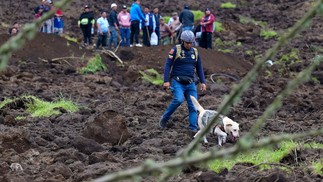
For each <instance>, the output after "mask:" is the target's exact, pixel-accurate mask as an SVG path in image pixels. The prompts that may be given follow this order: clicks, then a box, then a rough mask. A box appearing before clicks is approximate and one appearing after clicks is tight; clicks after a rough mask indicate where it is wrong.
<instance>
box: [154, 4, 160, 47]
mask: <svg viewBox="0 0 323 182" xmlns="http://www.w3.org/2000/svg"><path fill="white" fill-rule="evenodd" d="M154 16H155V21H156V30H155V32H156V34H157V37H158V45H159V44H160V39H161V38H160V29H159V25H160V23H159V21H160V18H162V16H161V15H160V13H159V9H158V8H154Z"/></svg>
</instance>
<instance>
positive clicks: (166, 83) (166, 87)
mask: <svg viewBox="0 0 323 182" xmlns="http://www.w3.org/2000/svg"><path fill="white" fill-rule="evenodd" d="M169 87H170V83H169V82H165V83H164V89H165V90H168V89H169Z"/></svg>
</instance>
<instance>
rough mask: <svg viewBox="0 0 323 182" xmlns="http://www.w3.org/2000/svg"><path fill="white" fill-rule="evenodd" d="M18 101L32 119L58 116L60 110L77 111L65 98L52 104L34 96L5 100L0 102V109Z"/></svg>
mask: <svg viewBox="0 0 323 182" xmlns="http://www.w3.org/2000/svg"><path fill="white" fill-rule="evenodd" d="M18 101H22V102H24V104H25V106H26V108H27V109H26V112H27V113H29V114H30V115H31V116H32V117H48V116H52V115H58V114H60V113H61V111H60V110H64V111H66V112H70V113H72V112H76V111H78V106H77V105H76V104H74V103H73V102H72V101H71V100H67V99H65V98H59V99H58V100H57V101H54V102H46V101H43V100H41V99H39V98H37V97H35V96H21V97H19V98H14V99H7V98H6V99H5V100H4V101H3V102H0V109H1V108H2V107H4V106H6V105H7V104H10V103H15V102H18ZM22 119H25V117H24V116H17V117H16V120H22Z"/></svg>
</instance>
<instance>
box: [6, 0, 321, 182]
mask: <svg viewBox="0 0 323 182" xmlns="http://www.w3.org/2000/svg"><path fill="white" fill-rule="evenodd" d="M89 2H90V3H92V1H89ZM93 2H94V1H93ZM106 2H107V1H106ZM106 2H105V1H95V3H94V4H95V6H94V7H96V8H95V9H96V10H97V11H98V9H99V8H98V7H104V6H107V5H106ZM142 2H143V4H147V2H144V1H142ZM154 2H156V3H154V4H156V5H157V6H159V7H160V9H161V10H162V11H164V12H165V13H169V12H171V11H173V9H171V10H170V9H169V8H167V7H168V6H169V7H171V8H174V10H179V9H180V8H181V7H182V4H184V1H174V2H177V3H176V5H174V6H173V5H171V3H174V2H173V1H172V2H171V1H165V2H164V3H163V4H162V3H160V1H154ZM220 2H221V1H217V2H216V3H213V1H206V0H205V1H198V2H195V1H194V3H193V1H192V3H193V7H203V6H204V5H205V4H207V3H209V6H211V7H214V6H216V7H218V5H219V3H220ZM0 3H2V4H1V6H0V7H1V8H2V9H3V11H1V12H2V14H0V15H1V16H0V17H1V20H3V19H6V20H10V21H11V20H12V19H13V18H14V17H15V18H17V19H20V20H21V21H22V22H27V21H29V20H30V16H29V13H30V10H31V7H33V6H34V5H35V4H36V3H35V2H34V1H33V2H31V3H29V2H26V1H19V0H18V1H6V2H4V1H1V2H0ZM311 3H312V1H300V0H297V1H287V0H273V1H268V2H266V3H264V2H263V1H259V0H252V1H239V3H238V7H237V8H236V9H234V10H225V9H219V8H217V12H216V15H217V17H218V20H220V21H221V22H223V23H224V25H225V27H226V30H225V31H223V32H221V33H216V34H215V37H219V38H221V39H222V40H224V41H234V42H236V41H240V42H242V45H243V46H240V47H238V46H235V45H231V47H229V48H230V49H232V50H234V53H232V54H224V53H221V52H217V51H215V50H203V49H200V54H201V57H202V59H203V67H204V70H205V74H206V78H207V87H208V90H207V91H206V92H204V93H201V92H199V100H200V103H201V104H202V105H203V106H204V107H205V108H209V109H217V107H218V105H219V104H220V103H221V101H222V100H223V97H224V95H225V94H228V93H229V92H230V89H231V88H232V85H233V84H234V83H238V82H239V80H240V79H241V78H243V76H245V74H246V73H247V72H248V70H250V69H251V67H252V64H253V63H254V60H255V56H256V55H259V54H264V52H265V51H266V50H267V49H268V48H269V47H270V46H272V45H273V44H274V43H275V42H276V40H275V39H270V40H264V39H263V38H261V37H260V36H259V31H260V29H261V28H260V27H259V26H256V25H253V24H241V23H240V22H239V19H238V16H239V15H243V16H247V17H251V18H254V19H256V20H261V21H266V22H268V24H269V26H270V28H272V29H274V30H276V31H277V32H279V33H283V32H284V31H285V30H286V29H288V28H290V27H291V26H292V25H293V24H294V23H295V22H296V21H297V19H299V18H300V17H302V16H303V15H304V13H305V12H306V10H308V9H309V7H310V4H311ZM81 4H82V3H80V2H76V3H74V4H73V7H71V8H69V11H67V12H66V14H65V18H66V21H67V22H69V23H67V29H66V30H67V33H68V34H69V33H70V35H73V36H78V35H79V34H80V32H79V30H77V29H73V27H75V17H77V16H78V9H79V8H78V7H79V6H81ZM9 5H10V6H9ZM167 5H168V6H167ZM5 7H7V8H5ZM22 7H24V8H22ZM12 9H13V10H15V9H17V10H16V13H14V14H15V16H12V15H11V14H10V12H8V11H9V10H12ZM18 12H19V13H18ZM73 18H74V19H73ZM3 22H6V21H3ZM73 23H74V24H73ZM322 29H323V27H322V18H321V17H317V18H315V20H314V21H313V24H312V25H311V26H310V27H309V29H307V30H305V31H303V32H302V34H301V36H298V37H297V38H296V39H295V40H293V41H292V42H291V43H290V44H289V45H288V47H287V48H284V49H283V50H281V52H280V53H279V54H278V55H277V56H276V57H274V58H273V60H274V62H275V61H277V60H279V58H280V57H281V56H282V55H283V54H286V53H288V52H289V51H290V50H291V49H292V48H296V49H298V51H299V53H298V55H299V57H300V59H301V62H300V63H297V64H294V65H292V66H290V67H288V70H287V71H285V72H283V73H280V70H281V69H280V66H275V65H274V66H272V67H268V68H266V69H268V70H269V71H270V72H272V75H271V76H268V74H266V73H268V72H266V71H263V73H262V74H261V75H260V76H259V77H258V78H257V79H256V80H255V81H254V82H253V85H252V86H251V88H250V89H249V90H248V91H247V92H246V93H245V94H244V95H243V96H242V97H241V101H240V102H239V103H238V104H236V105H235V106H233V107H232V108H231V110H230V112H229V114H228V116H229V117H231V118H232V119H233V120H236V121H237V122H239V123H240V125H241V135H244V134H246V133H247V132H248V131H249V129H250V128H251V127H252V125H253V123H254V122H255V120H256V119H257V118H258V117H259V116H260V115H261V114H262V112H263V111H264V110H265V108H266V106H268V105H269V104H270V103H271V102H272V101H273V99H274V97H275V96H276V95H277V94H278V93H279V92H280V91H281V90H282V89H283V88H284V87H285V86H286V84H287V82H288V80H290V78H291V77H292V76H291V75H292V74H286V73H295V72H299V71H300V70H302V69H303V68H305V66H307V65H308V64H309V63H310V60H311V58H313V57H314V56H315V55H317V54H320V53H322V36H321V32H322ZM2 30H4V31H5V28H4V27H2ZM8 38H9V37H8V35H6V34H2V35H0V44H3V43H4V42H5V41H6V40H7V39H8ZM170 49H171V46H164V47H152V48H145V47H144V48H120V49H119V50H118V52H117V55H119V57H120V58H121V59H122V60H123V61H124V62H125V66H124V67H122V66H120V65H119V64H118V62H117V61H116V60H115V59H111V58H110V57H109V56H107V55H104V54H102V57H103V61H104V63H105V64H106V65H107V67H108V69H107V70H106V71H104V72H100V73H97V74H89V75H82V74H79V72H78V70H79V69H80V68H81V67H82V66H84V65H85V64H86V61H87V60H89V59H90V58H91V57H93V55H94V54H95V52H93V51H92V50H86V49H83V48H82V47H80V46H79V45H78V44H76V43H73V42H68V41H67V40H66V39H64V38H61V37H57V36H55V35H44V34H38V35H37V36H36V38H35V39H34V40H32V41H29V42H27V43H26V46H25V47H24V48H23V49H22V50H20V51H17V52H15V53H14V54H13V55H12V58H11V61H10V65H9V66H8V68H7V69H6V70H5V71H3V72H1V73H0V99H1V100H3V99H4V98H14V97H19V96H21V95H23V94H27V95H34V96H37V97H39V98H42V99H44V100H46V101H52V100H55V99H56V98H59V97H61V96H63V97H65V98H70V99H72V100H73V101H75V102H77V103H79V104H80V106H81V109H80V111H78V112H76V113H72V114H71V113H66V112H65V113H64V112H63V114H60V115H58V116H52V117H48V118H31V117H30V116H28V115H26V114H25V113H24V112H23V109H24V107H25V106H24V104H23V103H20V104H19V103H18V104H16V105H10V106H7V107H4V108H3V109H2V110H0V141H1V142H0V154H1V155H0V181H89V180H91V179H93V178H96V177H99V176H101V175H103V174H105V173H107V172H112V171H116V170H120V169H124V168H129V167H132V166H137V165H139V164H141V163H142V162H143V161H144V160H145V159H148V158H150V159H154V160H156V161H166V160H168V159H171V158H172V157H174V156H175V155H176V153H177V152H178V151H179V150H180V149H182V148H184V147H185V146H186V145H187V144H188V143H189V142H190V141H191V140H192V136H191V134H190V133H189V132H187V125H188V121H187V118H186V115H187V109H186V107H185V106H186V104H183V106H181V107H180V108H179V109H178V111H177V112H176V113H174V115H173V117H172V120H171V121H170V123H169V125H168V126H169V128H168V129H167V130H159V129H158V119H159V118H160V116H161V115H162V113H163V111H164V110H165V109H166V107H167V106H168V104H169V102H170V101H171V99H172V95H171V93H169V92H165V91H164V90H163V89H162V87H161V86H153V85H151V84H147V83H144V82H143V81H142V80H141V79H140V74H139V71H140V70H145V69H148V68H154V69H156V70H157V71H159V72H162V70H163V64H164V62H165V58H166V56H167V53H168V51H169V50H170ZM247 50H253V51H254V52H256V53H255V54H254V55H246V54H245V52H246V51H247ZM62 57H70V58H66V59H60V60H55V59H54V58H62ZM82 57H84V59H82ZM322 70H323V65H321V66H320V68H318V69H316V70H315V73H314V74H313V75H314V76H315V77H316V78H317V79H318V80H320V81H321V83H323V80H322V75H323V74H322ZM213 73H226V74H230V75H233V76H235V77H237V78H239V79H238V80H237V81H233V80H230V79H226V78H221V80H222V82H221V83H216V84H215V83H212V81H211V79H210V76H211V75H212V74H213ZM322 111H323V87H322V84H319V83H316V82H314V81H310V82H309V83H306V84H303V85H301V86H300V87H299V88H298V89H297V90H296V91H294V92H293V94H292V95H291V96H290V97H288V98H285V100H284V103H283V106H282V108H281V109H280V110H279V111H278V112H277V113H276V114H275V115H274V116H273V117H272V118H271V119H269V120H268V121H267V123H266V125H265V126H264V127H263V129H262V130H261V134H259V135H258V137H259V138H260V137H263V136H270V135H275V134H281V133H285V132H288V133H297V132H305V131H309V130H311V129H317V128H322V126H323V124H322V121H323V114H322V113H323V112H322ZM16 116H27V117H26V118H25V119H23V120H16V119H15V118H16ZM106 121H108V124H104V123H105V122H106ZM89 123H91V124H93V123H94V124H93V125H89ZM95 126H98V127H95ZM101 128H104V129H106V130H104V131H101ZM111 128H113V129H111ZM209 141H210V143H211V144H210V145H208V146H203V148H202V150H204V151H205V150H209V149H210V147H217V146H216V145H215V144H216V138H215V137H212V136H211V137H210V139H209ZM312 141H315V142H318V143H322V142H323V137H322V136H318V137H308V138H306V140H305V142H312ZM231 145H232V144H227V145H226V146H227V147H229V146H231ZM320 158H322V150H315V149H302V148H300V149H298V151H297V156H295V155H294V153H291V154H290V155H289V156H287V157H286V158H285V159H284V160H282V161H281V163H282V164H287V165H289V166H290V167H292V168H293V172H290V173H287V172H286V171H282V170H279V169H277V166H273V168H272V169H270V170H265V171H261V170H259V168H258V167H252V165H251V164H237V165H236V166H235V167H234V168H233V169H232V170H230V171H228V170H223V171H222V172H221V173H219V174H217V173H214V172H210V171H208V170H207V169H205V168H200V167H190V168H187V169H185V170H183V173H182V174H180V175H177V176H175V177H173V178H172V179H171V181H268V182H269V181H322V178H323V177H322V176H320V175H316V174H314V173H313V171H312V170H311V169H310V168H307V167H306V166H307V165H308V164H310V163H311V162H312V161H313V160H318V159H320ZM13 163H19V164H21V166H22V168H23V170H22V171H21V170H19V169H18V170H12V169H11V168H10V165H11V164H13ZM143 181H155V179H153V178H145V179H144V180H143Z"/></svg>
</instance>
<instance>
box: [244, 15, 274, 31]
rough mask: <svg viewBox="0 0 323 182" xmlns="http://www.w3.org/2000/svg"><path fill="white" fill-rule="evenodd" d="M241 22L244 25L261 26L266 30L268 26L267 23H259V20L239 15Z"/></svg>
mask: <svg viewBox="0 0 323 182" xmlns="http://www.w3.org/2000/svg"><path fill="white" fill-rule="evenodd" d="M239 21H240V23H242V24H248V23H252V24H254V25H257V26H260V27H262V28H266V27H267V26H268V24H267V22H263V21H257V20H254V19H252V18H249V17H245V16H241V15H239Z"/></svg>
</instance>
